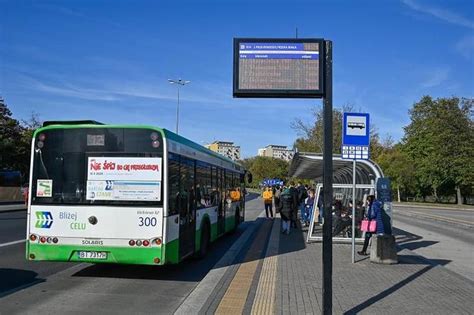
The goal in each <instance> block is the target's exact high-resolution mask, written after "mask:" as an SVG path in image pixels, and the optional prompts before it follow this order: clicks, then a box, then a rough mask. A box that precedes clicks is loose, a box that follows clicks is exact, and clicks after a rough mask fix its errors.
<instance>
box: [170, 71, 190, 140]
mask: <svg viewBox="0 0 474 315" xmlns="http://www.w3.org/2000/svg"><path fill="white" fill-rule="evenodd" d="M168 82H169V83H170V84H177V86H178V105H177V106H176V134H178V130H179V129H178V128H179V88H180V87H181V86H185V85H186V84H188V83H191V81H186V80H181V79H178V80H172V79H168Z"/></svg>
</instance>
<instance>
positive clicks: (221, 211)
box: [217, 168, 225, 235]
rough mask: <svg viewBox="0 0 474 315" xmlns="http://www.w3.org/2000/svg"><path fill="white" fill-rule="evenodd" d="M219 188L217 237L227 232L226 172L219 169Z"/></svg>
mask: <svg viewBox="0 0 474 315" xmlns="http://www.w3.org/2000/svg"><path fill="white" fill-rule="evenodd" d="M217 187H218V190H219V203H218V204H219V206H218V208H217V235H222V234H224V231H225V185H224V170H223V169H220V168H218V169H217Z"/></svg>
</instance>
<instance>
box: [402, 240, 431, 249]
mask: <svg viewBox="0 0 474 315" xmlns="http://www.w3.org/2000/svg"><path fill="white" fill-rule="evenodd" d="M437 243H439V242H437V241H418V242H410V243H405V244H400V245H399V251H400V250H401V249H403V248H406V249H409V250H415V249H418V248H422V247H428V246H431V245H434V244H437Z"/></svg>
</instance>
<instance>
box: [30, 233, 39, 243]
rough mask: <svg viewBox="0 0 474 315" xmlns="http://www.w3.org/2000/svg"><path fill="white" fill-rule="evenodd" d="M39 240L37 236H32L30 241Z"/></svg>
mask: <svg viewBox="0 0 474 315" xmlns="http://www.w3.org/2000/svg"><path fill="white" fill-rule="evenodd" d="M37 239H38V237H37V236H36V235H35V234H31V235H30V241H32V242H34V241H36V240H37Z"/></svg>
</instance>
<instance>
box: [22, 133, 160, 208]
mask: <svg viewBox="0 0 474 315" xmlns="http://www.w3.org/2000/svg"><path fill="white" fill-rule="evenodd" d="M162 157H163V139H162V136H161V134H160V133H159V132H157V131H154V130H151V129H144V128H110V127H108V128H100V127H98V128H61V129H47V130H44V131H41V132H38V133H37V134H36V137H35V139H34V153H33V178H32V185H31V196H32V199H31V203H32V204H76V205H92V204H93V205H127V206H131V205H136V206H143V205H147V206H161V205H162V204H163V201H162V196H163V187H162V178H163V176H162V167H163V162H162Z"/></svg>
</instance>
